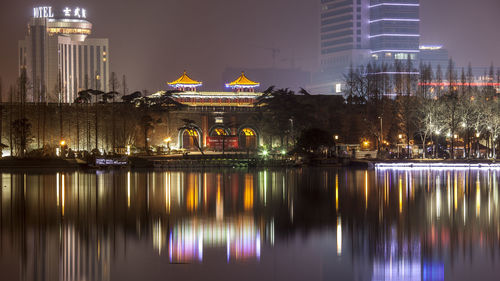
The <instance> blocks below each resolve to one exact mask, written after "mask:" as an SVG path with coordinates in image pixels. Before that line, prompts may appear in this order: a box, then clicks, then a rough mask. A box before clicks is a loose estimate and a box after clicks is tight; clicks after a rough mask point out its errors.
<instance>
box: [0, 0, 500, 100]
mask: <svg viewBox="0 0 500 281" xmlns="http://www.w3.org/2000/svg"><path fill="white" fill-rule="evenodd" d="M318 2H319V0H254V1H242V0H210V1H206V0H168V1H165V0H151V1H117V0H106V1H102V0H88V1H27V0H15V1H14V0H2V1H1V2H0V11H1V12H0V13H1V17H0V34H1V38H2V41H1V43H0V53H1V60H0V77H2V79H3V84H4V86H3V89H4V93H5V92H6V88H8V85H10V84H12V83H14V81H15V78H16V76H17V54H18V52H17V45H18V40H20V39H23V38H24V36H25V34H26V26H27V22H28V20H29V18H30V16H31V14H32V7H34V6H40V5H52V6H53V7H55V8H56V9H59V8H60V7H63V6H65V5H71V6H81V7H85V8H86V9H87V11H88V20H89V21H90V22H92V24H93V33H92V35H91V37H93V38H109V42H110V61H111V71H114V72H116V74H117V75H118V76H119V77H121V76H122V75H124V74H125V75H126V76H127V80H128V81H127V82H128V85H129V90H130V91H133V90H143V89H147V90H149V91H155V90H160V89H165V88H166V84H165V83H166V82H167V81H172V80H175V79H177V78H178V77H179V76H180V75H181V73H182V71H183V70H187V71H188V72H189V74H190V75H191V77H192V78H194V79H197V80H201V81H203V82H204V85H203V88H202V89H203V90H221V89H223V82H225V81H222V74H223V72H224V70H225V69H226V68H227V67H231V68H269V67H272V65H273V59H272V52H271V50H270V49H272V48H278V49H280V53H279V55H278V56H277V58H276V60H275V64H276V66H277V67H279V68H290V67H291V66H292V65H293V64H294V65H295V66H296V67H298V68H300V69H302V70H308V71H314V70H316V69H317V67H318V36H319V3H318ZM498 12H500V1H499V0H475V1H470V0H421V9H420V13H421V25H420V28H421V34H422V37H421V39H420V41H421V44H443V45H444V46H445V47H446V48H447V49H448V50H449V52H450V55H451V56H452V57H453V59H454V60H456V63H457V65H459V66H462V65H466V64H467V63H468V62H469V61H470V62H471V63H472V65H473V66H489V65H490V63H491V62H493V63H494V64H495V65H496V66H500V56H499V50H500V29H499V28H498V26H500V17H498ZM238 75H239V73H235V74H234V76H235V78H236V77H237V76H238ZM249 76H250V78H251V73H249ZM4 95H5V94H4Z"/></svg>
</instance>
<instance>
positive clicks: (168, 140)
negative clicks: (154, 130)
mask: <svg viewBox="0 0 500 281" xmlns="http://www.w3.org/2000/svg"><path fill="white" fill-rule="evenodd" d="M163 141H164V142H166V143H167V148H168V151H169V152H170V142H171V141H172V138H171V137H167V138H165V139H164V140H163Z"/></svg>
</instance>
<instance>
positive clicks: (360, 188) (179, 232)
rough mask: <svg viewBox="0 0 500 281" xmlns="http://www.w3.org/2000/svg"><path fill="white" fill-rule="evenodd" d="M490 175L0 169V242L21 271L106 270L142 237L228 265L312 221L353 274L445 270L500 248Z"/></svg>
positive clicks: (166, 251)
mask: <svg viewBox="0 0 500 281" xmlns="http://www.w3.org/2000/svg"><path fill="white" fill-rule="evenodd" d="M498 176H499V175H498V172H496V171H488V170H481V171H479V170H430V171H428V170H404V169H402V170H392V169H382V170H375V171H364V170H348V169H334V168H332V169H292V170H280V169H277V170H255V171H247V170H241V171H240V170H222V171H172V172H135V171H130V172H119V171H118V172H105V173H102V172H99V173H81V172H74V173H62V172H61V173H54V174H35V173H34V174H26V173H3V174H1V181H2V182H1V187H2V188H1V189H0V203H1V206H0V211H1V213H0V218H1V220H0V227H1V228H0V241H1V243H2V245H4V244H7V245H10V247H12V248H13V249H14V250H13V251H12V252H6V250H5V248H4V247H1V248H0V251H1V252H2V254H4V255H8V256H9V257H10V258H11V259H12V260H15V261H16V264H17V265H18V268H19V270H18V271H19V272H20V274H19V276H20V277H19V279H21V280H112V279H113V276H112V272H113V267H114V266H116V265H115V263H116V260H117V259H118V258H119V257H120V256H121V255H122V256H128V255H136V254H139V253H138V252H137V251H138V250H137V249H135V251H136V252H130V251H131V249H132V246H131V245H133V244H134V243H136V242H141V243H145V245H147V247H144V248H141V249H140V254H142V255H146V254H147V253H151V254H154V255H155V256H156V257H157V258H158V259H161V258H165V259H166V260H168V261H169V262H170V263H171V264H179V263H195V264H205V263H206V262H207V261H210V262H217V263H224V264H227V266H231V265H232V264H234V263H268V262H270V260H272V259H266V255H272V256H276V255H280V253H284V252H283V248H287V247H298V246H296V245H295V244H293V243H291V242H290V241H293V239H294V237H305V238H304V239H311V240H314V239H318V238H317V237H318V235H315V233H324V234H326V235H327V236H328V237H331V238H332V239H331V240H327V241H328V242H325V243H326V244H325V246H324V248H325V251H326V250H327V249H329V248H330V247H331V248H332V255H334V256H335V257H336V260H335V261H336V262H339V263H341V262H348V263H349V266H345V267H344V268H342V269H339V270H346V271H350V274H355V276H354V277H353V278H356V279H358V280H444V278H445V272H453V271H454V270H455V269H456V267H457V266H458V265H459V264H467V263H468V264H473V265H475V260H474V259H473V258H472V257H475V256H477V255H480V256H482V257H483V258H484V259H486V260H488V261H490V262H492V263H495V262H496V260H500V257H499V256H500V250H499V249H500V227H499V226H500V225H499V223H498V222H499V219H500V209H499V206H498ZM141 245H143V244H141ZM277 245H278V246H279V247H276V246H277ZM303 245H307V243H304V244H303ZM303 245H301V246H300V247H306V246H303ZM278 249H280V250H278ZM306 250H307V249H304V248H300V250H298V251H297V252H299V253H302V252H304V253H307V251H306ZM220 253H223V255H221V254H220ZM284 255H287V254H284ZM310 255H311V254H310ZM348 257H349V258H348ZM310 258H314V254H313V256H308V255H307V254H304V259H310ZM167 263H168V262H167ZM496 263H498V262H496ZM0 266H1V264H0ZM324 266H327V265H326V264H325V265H323V267H324ZM291 270H297V271H300V270H306V269H305V268H293V269H291ZM14 280H15V279H14Z"/></svg>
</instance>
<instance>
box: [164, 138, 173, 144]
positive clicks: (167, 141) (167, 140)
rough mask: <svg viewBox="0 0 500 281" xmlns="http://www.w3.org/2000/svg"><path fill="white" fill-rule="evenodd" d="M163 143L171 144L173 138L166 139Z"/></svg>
mask: <svg viewBox="0 0 500 281" xmlns="http://www.w3.org/2000/svg"><path fill="white" fill-rule="evenodd" d="M163 141H164V142H166V143H169V142H171V141H172V138H171V137H168V138H165V139H164V140H163Z"/></svg>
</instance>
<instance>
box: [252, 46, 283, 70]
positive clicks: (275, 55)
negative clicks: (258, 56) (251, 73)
mask: <svg viewBox="0 0 500 281" xmlns="http://www.w3.org/2000/svg"><path fill="white" fill-rule="evenodd" d="M254 47H255V48H258V49H262V50H266V51H270V52H271V56H272V58H273V68H276V59H277V58H278V55H279V53H280V52H281V49H279V48H270V47H263V46H257V45H255V46H254Z"/></svg>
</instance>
